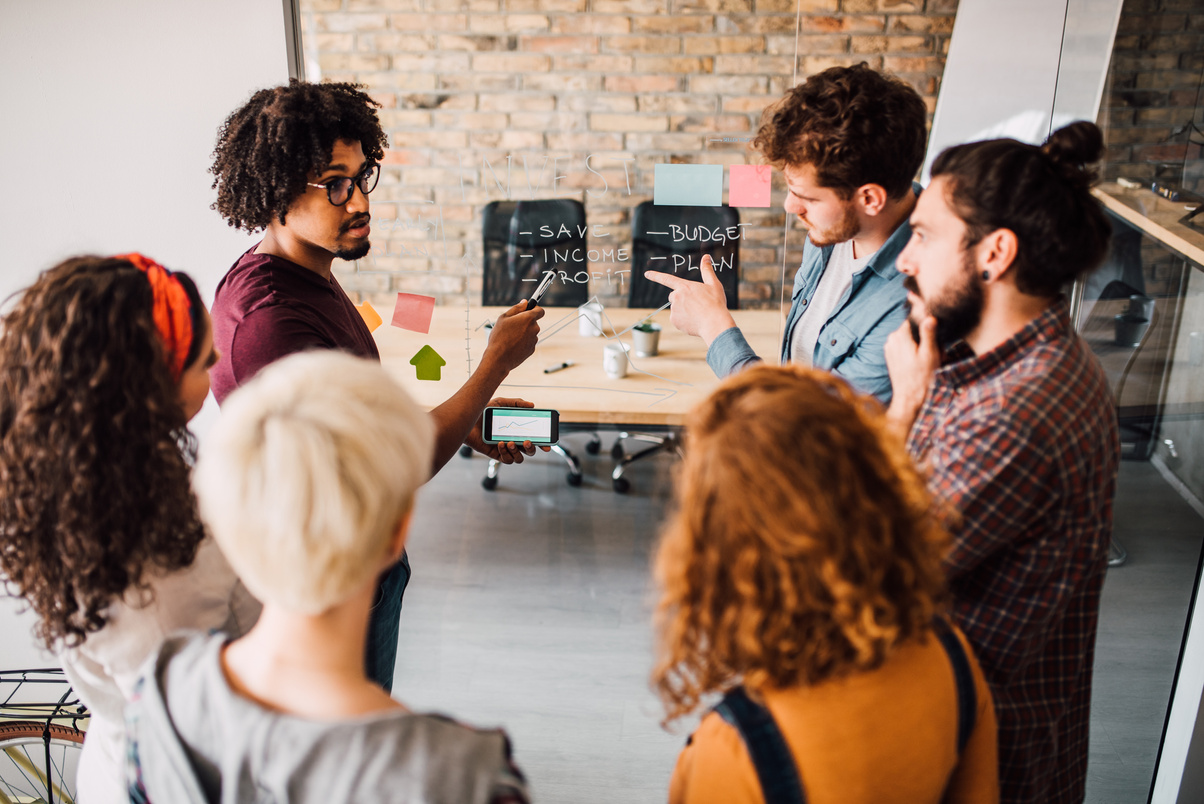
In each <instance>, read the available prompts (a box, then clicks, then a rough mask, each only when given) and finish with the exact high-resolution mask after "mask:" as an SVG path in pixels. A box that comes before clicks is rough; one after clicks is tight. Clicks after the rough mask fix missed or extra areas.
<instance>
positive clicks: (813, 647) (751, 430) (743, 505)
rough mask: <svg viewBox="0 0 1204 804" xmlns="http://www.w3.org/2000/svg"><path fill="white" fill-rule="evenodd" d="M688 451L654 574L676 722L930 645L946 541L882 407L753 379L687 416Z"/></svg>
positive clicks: (799, 382)
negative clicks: (734, 694)
mask: <svg viewBox="0 0 1204 804" xmlns="http://www.w3.org/2000/svg"><path fill="white" fill-rule="evenodd" d="M687 438H688V441H687V447H688V450H687V453H686V457H685V460H684V462H683V464H682V466H681V471H680V475H679V477H678V483H677V489H678V509H677V511H676V512H675V513H674V515H673V516H672V517H671V519H670V521H669V522H668V523H667V525H666V528H665V531H664V535H663V538H662V541H661V545H660V548H659V551H658V555H657V558H656V564H655V573H656V578H657V581H658V582H659V585H660V587H661V598H660V603H659V605H658V607H657V613H656V621H657V629H658V635H659V641H660V656H659V657H658V661H657V664H656V666H655V668H654V670H653V674H652V680H653V685H654V687H655V689H656V691H657V693H658V694H659V695H660V697H661V700H662V702H663V703H664V706H665V712H666V722H668V721H671V720H674V719H675V718H678V717H681V716H682V715H685V714H688V713H689V712H691V711H693V710H694V709H695V708H696V707H697V706H698V703H699V700H700V698H701V697H702V696H703V695H706V694H708V693H713V692H718V691H722V690H724V689H726V688H728V687H731V686H733V685H734V684H736V683H743V684H744V685H745V686H746V687H747V688H748V689H750V690H751V691H753V692H754V693H756V692H757V691H758V690H760V689H763V688H765V687H776V688H788V687H794V686H799V685H814V684H818V683H819V682H821V681H825V680H827V679H831V678H836V677H840V676H844V675H848V674H850V673H854V672H859V671H866V670H872V669H874V668H876V667H878V666H880V665H881V664H882V663H883V662H884V661H886V659H887V658H888V657H889V656H890V655H891V653H892V652H893V651H894V649H895V648H896V647H897V646H898V645H899V644H900V643H902V642H904V641H906V640H909V639H912V638H916V637H919V636H920V635H923V634H925V633H926V632H927V631H928V630H929V628H930V624H931V621H932V618H933V616H934V614H935V613H937V612H938V611H941V610H942V609H943V607H944V604H945V586H944V574H943V571H942V568H941V556H942V554H943V551H944V549H945V547H946V545H947V543H948V537H947V535H946V532H945V531H944V530H943V529H942V528H941V526H940V524H939V516H938V512H937V511H935V510H934V509H933V506H932V505H931V503H930V498H929V495H928V493H927V490H926V488H925V485H924V481H923V479H922V478H921V477H920V475H919V474H918V473H917V471H916V470H915V468H914V467H913V466H912V464H911V461H910V459H909V458H908V456H907V454H906V452H905V451H904V449H903V446H902V445H901V444H900V443H899V442H898V440H897V439H896V438H895V437H894V436H892V435H891V434H890V433H889V432H888V430H887V428H886V425H885V421H884V418H883V413H882V408H881V406H880V405H879V404H878V403H877V402H876V401H875V400H873V399H872V398H869V397H862V396H858V395H857V394H856V393H854V392H853V391H852V390H851V389H849V387H848V386H847V385H845V384H844V382H842V381H841V380H839V379H836V378H835V377H833V376H832V375H830V374H827V373H824V372H819V371H814V370H811V369H805V368H801V367H783V368H771V367H757V368H753V369H750V370H747V371H743V372H740V373H739V374H738V375H736V376H735V377H732V378H729V379H728V380H727V381H725V382H724V383H723V384H722V385H720V386H719V388H718V390H716V391H715V393H713V394H712V395H711V396H710V398H708V399H707V400H706V401H705V402H703V403H702V404H701V405H700V406H698V407H697V408H696V409H695V410H694V411H693V412H692V413H691V414H690V416H689V419H688V421H687Z"/></svg>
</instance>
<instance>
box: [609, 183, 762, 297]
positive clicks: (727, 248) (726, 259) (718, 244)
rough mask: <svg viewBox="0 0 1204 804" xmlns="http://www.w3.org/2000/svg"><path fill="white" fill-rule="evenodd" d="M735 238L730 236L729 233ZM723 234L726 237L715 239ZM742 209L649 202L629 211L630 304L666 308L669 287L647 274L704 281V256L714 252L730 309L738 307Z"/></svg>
mask: <svg viewBox="0 0 1204 804" xmlns="http://www.w3.org/2000/svg"><path fill="white" fill-rule="evenodd" d="M733 232H734V233H735V237H734V238H733V237H731V236H730V234H731V233H733ZM717 238H722V239H717ZM739 238H740V212H739V210H737V209H736V208H735V207H671V206H657V205H655V204H653V203H652V202H651V201H645V202H643V203H642V204H640V205H638V206H637V207H636V208H635V210H634V211H633V212H632V213H631V286H630V290H631V292H630V294H629V295H628V299H627V306H628V307H650V308H656V307H662V306H664V305H665V304H668V302H669V288H667V287H665V286H664V285H661V284H658V283H656V282H652V281H650V280H648V279H646V278H645V277H644V272H645V271H662V272H664V273H667V274H675V275H677V276H681V277H684V278H686V279H693V280H694V281H696V282H701V281H702V277H701V276H700V275H699V273H698V266H699V265H700V264H701V263H702V255H704V254H709V255H711V262H713V263H714V265H715V274H716V275H717V276H718V277H719V281H720V282H722V283H723V290H724V292H725V293H726V294H727V309H729V310H735V309H737V308H738V307H739V294H740V240H739Z"/></svg>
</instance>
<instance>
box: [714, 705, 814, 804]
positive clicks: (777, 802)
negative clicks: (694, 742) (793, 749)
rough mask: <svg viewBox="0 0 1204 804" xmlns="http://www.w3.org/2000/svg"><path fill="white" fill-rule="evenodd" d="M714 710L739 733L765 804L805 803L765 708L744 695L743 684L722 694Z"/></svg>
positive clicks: (791, 757)
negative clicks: (754, 770)
mask: <svg viewBox="0 0 1204 804" xmlns="http://www.w3.org/2000/svg"><path fill="white" fill-rule="evenodd" d="M715 711H716V712H718V713H719V716H720V717H722V718H723V719H724V720H726V721H727V722H728V723H730V724H731V725H732V726H733V727H735V729H736V731H738V732H740V737H741V738H743V740H744V745H745V747H746V748H747V749H748V755H749V756H750V757H751V758H752V763H753V767H754V768H756V770H757V780H758V781H760V783H761V795H763V796H764V797H765V804H806V801H807V797H806V795H805V794H804V793H803V782H802V780H801V779H800V778H799V773H798V766H797V765H796V764H795V762H794V755H793V754H791V753H790V747H789V746H788V745H786V738H784V737H783V736H782V731H781V729H779V728H778V724H777V721H775V720H774V719H773V715H772V714H770V712H769V710H768V709H766V708H765V707H764V706H762V705H761V704H759V703H757V702H755V701H754V700H753V699H752V698H750V697H748V693H747V692H745V691H744V687H736V688H735V689H733V690H731V691H730V692H728V694H727V695H725V696H723V700H722V701H720V702H719V705H718V706H716V707H715Z"/></svg>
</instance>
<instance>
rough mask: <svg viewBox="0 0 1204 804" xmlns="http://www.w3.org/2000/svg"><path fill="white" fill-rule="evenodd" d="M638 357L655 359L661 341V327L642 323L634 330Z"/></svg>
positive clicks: (651, 323)
mask: <svg viewBox="0 0 1204 804" xmlns="http://www.w3.org/2000/svg"><path fill="white" fill-rule="evenodd" d="M632 337H633V338H634V340H635V356H636V357H655V356H656V353H657V348H658V347H659V346H660V341H661V325H660V324H657V323H654V322H652V321H641V322H640V323H638V324H636V325H635V327H633V328H632Z"/></svg>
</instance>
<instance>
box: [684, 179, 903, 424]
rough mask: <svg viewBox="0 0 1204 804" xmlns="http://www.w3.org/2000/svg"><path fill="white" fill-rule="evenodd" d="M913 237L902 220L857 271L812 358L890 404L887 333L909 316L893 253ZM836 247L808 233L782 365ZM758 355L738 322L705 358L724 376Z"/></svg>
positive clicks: (816, 364)
mask: <svg viewBox="0 0 1204 804" xmlns="http://www.w3.org/2000/svg"><path fill="white" fill-rule="evenodd" d="M912 188H913V191H914V192H915V193H916V195H919V193H920V186H919V185H917V184H913V185H912ZM910 239H911V226H910V225H909V224H908V222H907V221H906V220H904V221H903V223H901V224H900V225H899V228H898V229H895V231H894V232H893V233H892V234H891V236H890V237H889V238H887V240H886V242H885V243H883V244H882V248H880V249H878V252H877V253H876V254H874V256H873V257H872V258H871V259H870V261H869V262H868V263H867V264H866V266H865V267H864V268H862V269H861V270H860V271H858V272H857V273H855V274H853V283H852V285H851V286H850V287H849V289H848V290H847V291H845V294H844V296H842V297H841V298H840V301H838V302H837V303H836V307H835V308H834V309H833V310H832V313H831V315H830V316H829V317H828V320H827V322H826V323H825V324H824V325H823V327H821V328H820V331H819V338H818V340H817V341H816V343H815V354H814V355H813V356H812V359H811V362H812V365H814V366H815V368H818V369H823V370H825V371H831V372H833V373H834V374H837V375H839V376H841V377H843V378H844V379H845V380H847V381H848V383H849V384H850V385H852V386H853V387H854V388H856V389H857V390H858V391H861V392H862V393H865V394H873V395H874V396H876V397H878V399H879V400H881V401H882V403H883V404H884V405H888V404H890V398H891V387H890V375H889V374H888V373H887V371H886V356H885V354H884V353H883V349H884V348H885V346H886V338H887V336H888V335H890V334H891V333H892V332H894V331H895V330H896V329H898V328H899V325H900V324H902V323H903V319H904V318H906V316H907V309H906V303H907V291H906V290H904V289H903V274H901V273H899V271H898V270H897V269H896V268H895V258H896V257H898V256H899V252H901V251H902V250H903V247H904V246H906V245H907V241H908V240H910ZM832 248H833V247H832V246H824V247H823V248H820V247H818V246H815V245H813V244H812V243H811V240H810V239H808V240H807V242H806V245H804V246H803V263H802V265H801V266H800V267H799V269H798V273H797V274H795V276H794V291H793V292H792V293H791V294H790V314H789V315H788V316H787V317H786V329H785V335H784V337H783V338H782V364H783V365H784V364H786V363H787V362H789V360H790V349H791V339H792V338H793V337H794V325H795V324H796V323H798V319H799V316H801V315H802V314H803V309H804V308H805V307H806V305H807V302H808V300H810V299H811V297H812V296H813V295H814V294H815V288H816V286H817V285H818V284H819V278H820V277H821V276H822V275H823V272H824V269H825V268H827V267H828V260H829V258H830V257H831V256H832ZM760 359H761V358H760V357H758V356H757V353H756V352H754V351H753V349H752V347H751V346H749V344H748V341H747V340H745V338H744V335H743V333H741V332H740V329H739V327H732V328H730V329H728V330H725V331H724V332H722V333H720V334H719V337H717V338H715V340H714V341H712V342H711V346H710V348H709V349H707V363H708V365H710V367H711V369H712V370H713V371H714V372H715V373H716V374H717V375H719V376H720V377H726V376H728V375H729V374H732V373H733V372H736V371H739V370H740V369H742V368H745V367H746V366H748V365H749V364H750V363H754V362H757V361H759V360H760Z"/></svg>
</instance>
